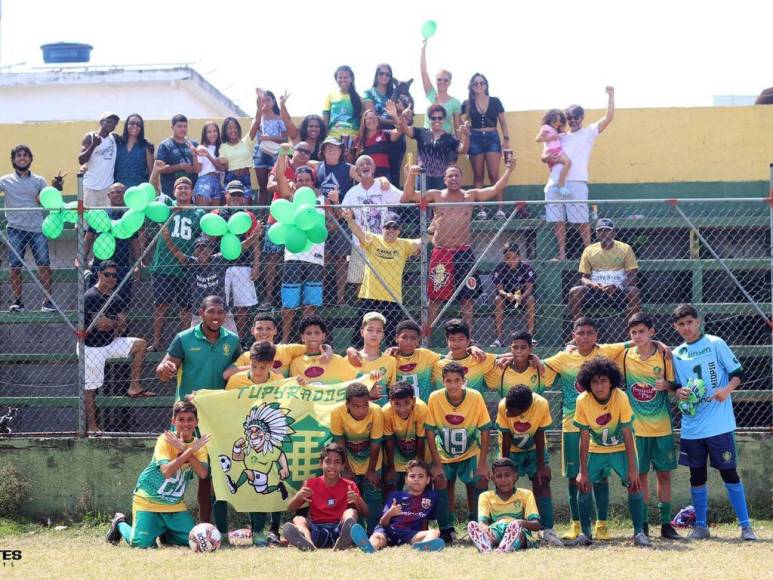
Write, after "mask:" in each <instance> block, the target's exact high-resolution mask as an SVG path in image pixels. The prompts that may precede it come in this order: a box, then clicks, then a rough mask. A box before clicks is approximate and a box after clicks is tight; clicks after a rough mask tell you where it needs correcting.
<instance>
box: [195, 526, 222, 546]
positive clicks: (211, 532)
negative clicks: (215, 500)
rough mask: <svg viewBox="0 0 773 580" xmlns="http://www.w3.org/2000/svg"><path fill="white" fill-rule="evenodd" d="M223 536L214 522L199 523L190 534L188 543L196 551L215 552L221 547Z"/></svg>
mask: <svg viewBox="0 0 773 580" xmlns="http://www.w3.org/2000/svg"><path fill="white" fill-rule="evenodd" d="M221 540H222V536H221V535H220V532H219V531H218V529H217V528H216V527H215V526H213V525H212V524H198V525H195V526H193V529H192V530H191V531H190V533H189V534H188V545H189V546H190V547H191V550H193V551H194V552H214V551H215V550H217V549H218V548H219V547H220V541H221Z"/></svg>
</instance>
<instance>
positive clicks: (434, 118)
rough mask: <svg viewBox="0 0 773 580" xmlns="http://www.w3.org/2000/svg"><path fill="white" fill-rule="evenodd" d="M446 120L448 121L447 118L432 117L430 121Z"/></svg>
mask: <svg viewBox="0 0 773 580" xmlns="http://www.w3.org/2000/svg"><path fill="white" fill-rule="evenodd" d="M445 120H446V118H445V117H440V116H433V117H430V121H445Z"/></svg>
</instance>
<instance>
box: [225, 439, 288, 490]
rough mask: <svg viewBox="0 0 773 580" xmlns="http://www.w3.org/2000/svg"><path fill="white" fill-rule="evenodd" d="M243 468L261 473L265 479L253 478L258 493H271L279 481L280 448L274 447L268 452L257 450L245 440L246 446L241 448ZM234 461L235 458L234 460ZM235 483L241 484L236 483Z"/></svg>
mask: <svg viewBox="0 0 773 580" xmlns="http://www.w3.org/2000/svg"><path fill="white" fill-rule="evenodd" d="M242 455H243V458H242V459H241V461H242V462H244V468H245V469H248V470H250V471H252V472H253V473H254V472H258V473H262V474H264V475H265V476H266V479H265V480H263V479H262V478H261V479H260V480H258V479H257V478H256V479H253V486H254V487H255V491H257V492H258V493H271V492H273V491H275V490H276V489H277V487H278V485H279V482H280V481H281V479H280V477H279V463H278V461H279V458H280V457H281V456H282V449H281V448H280V447H274V448H273V449H272V450H271V451H269V452H268V453H264V452H263V451H259V450H256V449H253V448H252V447H250V444H249V442H247V445H246V448H245V449H243V450H242ZM235 461H236V460H235ZM237 485H241V484H240V483H237Z"/></svg>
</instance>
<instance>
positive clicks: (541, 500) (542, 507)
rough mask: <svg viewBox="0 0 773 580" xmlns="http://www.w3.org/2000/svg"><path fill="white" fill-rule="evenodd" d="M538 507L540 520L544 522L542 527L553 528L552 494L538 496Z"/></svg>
mask: <svg viewBox="0 0 773 580" xmlns="http://www.w3.org/2000/svg"><path fill="white" fill-rule="evenodd" d="M537 509H538V510H539V518H540V521H541V522H542V527H543V528H545V529H550V528H552V527H553V498H552V497H550V496H547V497H538V498H537Z"/></svg>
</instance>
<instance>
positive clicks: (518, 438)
mask: <svg viewBox="0 0 773 580" xmlns="http://www.w3.org/2000/svg"><path fill="white" fill-rule="evenodd" d="M552 422H553V419H552V417H551V416H550V405H549V404H548V402H547V399H545V398H544V397H541V396H539V395H537V394H534V395H533V399H532V403H531V407H529V408H528V409H527V410H526V412H525V413H523V414H521V415H517V416H515V417H508V415H507V407H506V406H505V401H504V400H502V401H500V402H499V406H498V407H497V426H498V427H499V431H500V437H501V433H510V436H511V437H512V443H511V444H510V450H509V457H510V459H512V460H513V461H514V462H515V464H516V467H517V468H518V473H519V474H521V475H527V476H528V477H529V478H530V479H533V478H534V476H535V475H536V473H537V448H536V444H535V442H534V435H535V434H536V433H537V430H538V429H547V428H548V427H550V424H551V423H552ZM500 441H501V439H500ZM500 447H501V444H500ZM547 461H548V453H547V448H546V449H545V462H546V463H547Z"/></svg>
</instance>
